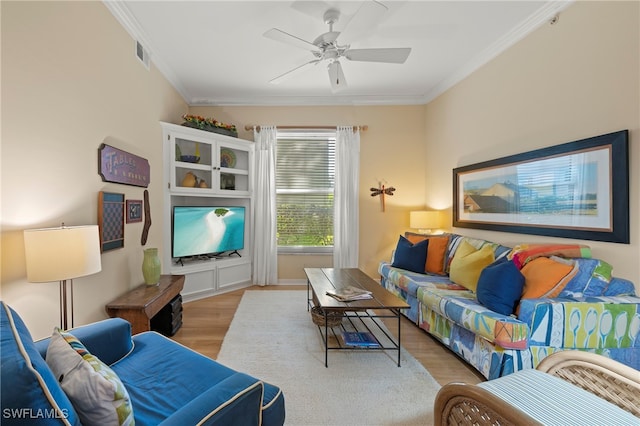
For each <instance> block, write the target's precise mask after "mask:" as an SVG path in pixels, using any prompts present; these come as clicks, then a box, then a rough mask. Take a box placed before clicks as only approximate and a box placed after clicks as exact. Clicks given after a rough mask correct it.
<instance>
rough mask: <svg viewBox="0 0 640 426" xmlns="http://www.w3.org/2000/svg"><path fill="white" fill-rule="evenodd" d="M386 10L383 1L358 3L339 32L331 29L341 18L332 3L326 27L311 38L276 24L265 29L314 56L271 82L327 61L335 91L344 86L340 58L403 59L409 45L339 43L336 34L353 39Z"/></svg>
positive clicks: (405, 56)
mask: <svg viewBox="0 0 640 426" xmlns="http://www.w3.org/2000/svg"><path fill="white" fill-rule="evenodd" d="M386 11H387V7H386V6H385V5H383V4H382V3H379V2H377V1H375V0H371V1H366V2H364V3H363V4H362V6H360V8H359V9H358V11H357V12H356V14H355V15H354V16H353V18H352V19H351V21H349V23H348V25H347V27H346V28H345V29H344V30H343V31H342V32H340V31H334V30H333V25H334V24H335V23H336V22H338V20H339V19H340V10H338V9H336V8H333V7H331V8H329V9H327V10H326V11H325V12H324V15H323V19H324V23H325V24H328V25H329V31H328V32H326V33H323V34H320V35H319V36H318V37H317V38H316V39H315V40H314V41H313V42H309V41H306V40H304V39H302V38H300V37H296V36H294V35H291V34H289V33H287V32H285V31H282V30H280V29H277V28H272V29H270V30H268V31H266V32H265V33H264V34H263V35H264V36H265V37H267V38H270V39H272V40H276V41H280V42H283V43H287V44H289V45H292V46H295V47H300V48H302V49H305V50H310V51H311V53H312V54H313V56H314V59H312V60H311V61H309V62H306V63H304V64H302V65H300V66H298V67H296V68H294V69H292V70H289V71H287V72H285V73H284V74H281V75H279V76H278V77H276V78H274V79H272V80H271V81H270V83H273V84H278V83H281V82H282V81H284V80H286V79H288V78H290V77H292V76H293V75H296V74H298V73H300V72H301V71H304V70H306V69H308V68H310V67H311V66H314V65H318V64H319V63H321V62H328V65H327V70H328V72H329V80H330V82H331V88H332V90H333V91H337V90H340V89H342V88H344V87H346V86H347V81H346V79H345V77H344V72H343V71H342V65H341V64H340V59H341V58H344V59H346V60H349V61H361V62H382V63H390V64H402V63H404V62H405V61H406V60H407V58H408V57H409V54H410V53H411V48H409V47H405V48H377V49H352V48H351V45H350V44H339V43H338V37H339V36H340V38H341V40H342V39H344V40H353V39H356V38H357V37H358V36H360V35H362V34H364V33H365V32H366V31H367V30H369V29H370V28H371V27H372V26H373V24H374V23H376V22H377V21H378V20H379V19H380V18H381V17H382V15H384V13H385V12H386Z"/></svg>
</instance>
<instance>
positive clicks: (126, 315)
mask: <svg viewBox="0 0 640 426" xmlns="http://www.w3.org/2000/svg"><path fill="white" fill-rule="evenodd" d="M183 287H184V275H161V276H160V282H159V283H158V284H157V285H151V286H149V285H146V284H142V285H140V286H138V287H136V288H134V289H133V290H131V291H129V292H127V293H125V294H123V295H122V296H120V297H118V298H117V299H115V300H114V301H112V302H110V303H108V304H107V305H106V307H105V308H106V311H107V314H109V316H110V317H112V318H115V317H119V318H123V319H126V320H127V321H129V322H130V323H131V332H132V333H133V334H137V333H142V332H143V331H149V330H151V318H153V316H154V315H156V314H157V313H158V312H160V310H161V309H162V308H163V307H165V305H166V304H167V303H169V302H170V301H171V299H173V298H174V297H175V296H177V295H178V294H180V292H181V291H182V288H183Z"/></svg>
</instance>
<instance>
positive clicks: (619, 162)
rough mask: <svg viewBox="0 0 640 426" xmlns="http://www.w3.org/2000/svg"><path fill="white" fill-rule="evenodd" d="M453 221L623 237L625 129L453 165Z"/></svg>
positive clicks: (627, 236) (588, 237)
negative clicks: (466, 164) (461, 164)
mask: <svg viewBox="0 0 640 426" xmlns="http://www.w3.org/2000/svg"><path fill="white" fill-rule="evenodd" d="M453 226H454V227H461V228H476V229H486V230H491V231H501V232H513V233H519V234H534V235H545V236H553V237H562V238H572V239H581V240H595V241H607V242H614V243H624V244H629V242H630V231H629V131H628V130H621V131H617V132H613V133H608V134H605V135H600V136H595V137H591V138H587V139H582V140H577V141H573V142H568V143H564V144H561V145H556V146H552V147H549V148H542V149H537V150H534V151H529V152H525V153H522V154H516V155H511V156H507V157H502V158H498V159H495V160H490V161H485V162H481V163H476V164H471V165H468V166H463V167H458V168H455V169H453Z"/></svg>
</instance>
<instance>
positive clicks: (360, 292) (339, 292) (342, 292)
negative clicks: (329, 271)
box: [327, 286, 373, 302]
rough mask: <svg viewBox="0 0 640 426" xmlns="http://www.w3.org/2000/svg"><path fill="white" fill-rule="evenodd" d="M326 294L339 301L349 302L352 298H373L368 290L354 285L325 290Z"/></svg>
mask: <svg viewBox="0 0 640 426" xmlns="http://www.w3.org/2000/svg"><path fill="white" fill-rule="evenodd" d="M327 295H328V296H331V297H333V298H334V299H336V300H338V301H340V302H351V301H354V300H366V299H373V295H372V294H371V292H370V291H368V290H364V289H361V288H358V287H354V286H348V287H344V288H339V289H335V290H331V291H327Z"/></svg>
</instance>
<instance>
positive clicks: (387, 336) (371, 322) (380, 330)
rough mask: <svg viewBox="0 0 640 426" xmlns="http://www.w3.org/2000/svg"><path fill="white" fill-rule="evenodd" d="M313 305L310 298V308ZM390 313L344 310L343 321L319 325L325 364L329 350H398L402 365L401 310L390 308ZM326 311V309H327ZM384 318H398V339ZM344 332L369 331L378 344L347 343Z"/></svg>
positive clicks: (327, 364)
mask: <svg viewBox="0 0 640 426" xmlns="http://www.w3.org/2000/svg"><path fill="white" fill-rule="evenodd" d="M311 307H313V303H312V300H309V308H311ZM388 310H389V311H390V313H389V314H381V313H376V312H373V311H372V310H362V311H344V317H343V319H342V323H341V324H340V325H337V326H335V327H329V326H328V325H327V322H326V318H325V324H324V325H318V331H319V332H320V335H321V336H322V340H323V343H324V349H325V354H324V366H325V367H328V366H329V363H328V361H329V351H397V353H398V360H397V363H398V367H400V311H399V310H397V309H388ZM325 312H326V311H325ZM382 318H396V319H397V321H398V339H397V340H396V339H395V338H394V336H393V335H392V334H391V333H390V332H389V331H388V330H387V329H386V327H385V326H384V324H382V323H381V319H382ZM343 332H368V333H371V334H372V335H373V336H374V338H375V340H376V342H377V346H352V345H347V344H346V343H345V342H344V339H343V337H342V333H343Z"/></svg>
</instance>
